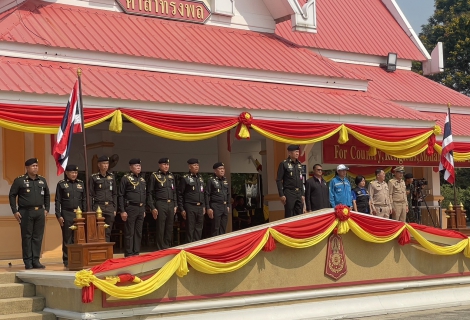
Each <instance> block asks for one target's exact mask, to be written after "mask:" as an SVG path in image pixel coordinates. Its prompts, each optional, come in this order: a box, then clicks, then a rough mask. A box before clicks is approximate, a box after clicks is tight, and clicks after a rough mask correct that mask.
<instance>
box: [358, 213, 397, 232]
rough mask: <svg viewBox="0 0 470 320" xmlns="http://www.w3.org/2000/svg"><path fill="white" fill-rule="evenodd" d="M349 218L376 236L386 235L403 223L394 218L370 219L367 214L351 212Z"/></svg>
mask: <svg viewBox="0 0 470 320" xmlns="http://www.w3.org/2000/svg"><path fill="white" fill-rule="evenodd" d="M351 219H352V220H353V221H354V222H356V223H357V224H358V225H359V226H360V227H361V228H362V229H363V230H364V231H365V232H367V233H370V234H373V235H374V236H378V237H388V236H390V235H392V234H394V233H396V232H398V231H400V229H401V228H402V227H403V226H404V225H405V223H404V222H401V221H396V220H386V219H383V220H380V223H378V222H377V220H375V219H371V218H370V216H368V215H363V214H358V213H354V212H351Z"/></svg>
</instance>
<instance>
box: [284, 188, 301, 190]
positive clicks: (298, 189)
mask: <svg viewBox="0 0 470 320" xmlns="http://www.w3.org/2000/svg"><path fill="white" fill-rule="evenodd" d="M284 190H291V191H300V188H284Z"/></svg>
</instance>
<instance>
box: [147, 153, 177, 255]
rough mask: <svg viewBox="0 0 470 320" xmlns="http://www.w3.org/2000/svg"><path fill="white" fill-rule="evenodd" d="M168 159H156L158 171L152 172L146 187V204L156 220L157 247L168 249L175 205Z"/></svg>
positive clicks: (174, 192) (172, 176)
mask: <svg viewBox="0 0 470 320" xmlns="http://www.w3.org/2000/svg"><path fill="white" fill-rule="evenodd" d="M169 170H170V159H168V158H161V159H160V160H158V171H157V172H152V175H151V176H150V179H149V185H148V188H147V205H148V206H149V207H150V210H152V215H153V218H154V219H156V220H157V249H158V250H163V249H168V248H169V247H170V246H171V238H172V236H173V223H174V221H175V214H176V209H177V207H178V205H177V198H176V182H175V176H174V175H173V173H171V172H170V171H169Z"/></svg>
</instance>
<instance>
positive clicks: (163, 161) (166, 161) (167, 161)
mask: <svg viewBox="0 0 470 320" xmlns="http://www.w3.org/2000/svg"><path fill="white" fill-rule="evenodd" d="M158 163H159V164H160V163H170V159H168V158H161V159H160V160H158Z"/></svg>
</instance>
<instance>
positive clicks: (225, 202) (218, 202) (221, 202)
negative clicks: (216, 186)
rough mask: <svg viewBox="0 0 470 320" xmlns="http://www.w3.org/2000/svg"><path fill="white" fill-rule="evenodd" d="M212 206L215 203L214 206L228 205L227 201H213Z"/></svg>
mask: <svg viewBox="0 0 470 320" xmlns="http://www.w3.org/2000/svg"><path fill="white" fill-rule="evenodd" d="M210 203H211V204H212V203H214V204H227V201H211V202H210Z"/></svg>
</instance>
